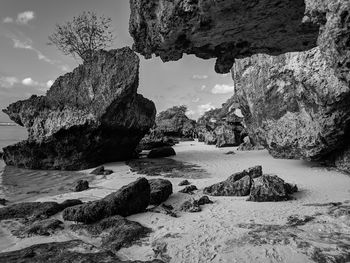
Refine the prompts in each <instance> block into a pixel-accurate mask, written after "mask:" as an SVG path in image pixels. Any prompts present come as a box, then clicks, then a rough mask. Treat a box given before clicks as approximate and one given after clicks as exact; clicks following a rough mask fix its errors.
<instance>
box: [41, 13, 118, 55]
mask: <svg viewBox="0 0 350 263" xmlns="http://www.w3.org/2000/svg"><path fill="white" fill-rule="evenodd" d="M111 22H112V20H111V18H106V17H104V16H100V17H98V16H97V15H96V13H95V12H83V13H82V14H80V15H79V16H77V17H74V18H73V20H72V21H68V22H66V23H64V24H62V25H59V24H57V25H56V29H55V32H54V33H53V34H52V35H50V36H49V43H48V45H55V46H56V47H57V48H58V50H60V51H62V52H63V53H64V54H65V55H71V56H73V57H74V58H76V57H77V56H78V57H80V58H81V59H82V60H83V61H85V62H88V61H90V60H91V58H92V56H93V54H94V52H95V51H97V50H99V49H105V48H107V47H110V46H111V44H112V42H113V39H114V38H113V33H112V30H111Z"/></svg>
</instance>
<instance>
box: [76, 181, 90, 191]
mask: <svg viewBox="0 0 350 263" xmlns="http://www.w3.org/2000/svg"><path fill="white" fill-rule="evenodd" d="M87 189H89V182H88V181H86V180H79V181H78V182H77V184H76V185H75V188H74V192H82V191H85V190H87Z"/></svg>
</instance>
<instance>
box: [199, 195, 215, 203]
mask: <svg viewBox="0 0 350 263" xmlns="http://www.w3.org/2000/svg"><path fill="white" fill-rule="evenodd" d="M197 203H198V205H205V204H212V203H213V201H211V200H210V199H209V197H208V196H206V195H204V196H202V197H201V198H199V200H198V201H197Z"/></svg>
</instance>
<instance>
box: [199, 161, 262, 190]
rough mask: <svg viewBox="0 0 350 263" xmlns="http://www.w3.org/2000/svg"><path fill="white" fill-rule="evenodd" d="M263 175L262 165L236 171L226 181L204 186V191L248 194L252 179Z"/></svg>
mask: <svg viewBox="0 0 350 263" xmlns="http://www.w3.org/2000/svg"><path fill="white" fill-rule="evenodd" d="M260 176H262V167H261V166H260V165H258V166H254V167H251V168H248V169H246V170H243V171H242V172H238V173H235V174H233V175H231V176H230V177H229V178H227V179H226V180H225V181H223V182H220V183H217V184H214V185H211V186H209V187H206V188H204V190H203V193H204V194H208V195H212V196H246V195H249V193H250V188H251V185H252V179H254V178H258V177H260Z"/></svg>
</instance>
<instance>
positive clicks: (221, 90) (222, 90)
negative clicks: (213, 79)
mask: <svg viewBox="0 0 350 263" xmlns="http://www.w3.org/2000/svg"><path fill="white" fill-rule="evenodd" d="M234 91H235V86H234V85H232V86H230V85H226V84H216V85H215V86H214V88H213V89H212V90H211V93H213V94H226V93H233V92H234Z"/></svg>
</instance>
